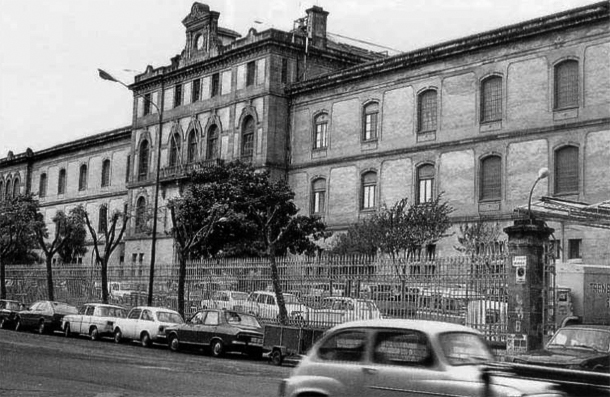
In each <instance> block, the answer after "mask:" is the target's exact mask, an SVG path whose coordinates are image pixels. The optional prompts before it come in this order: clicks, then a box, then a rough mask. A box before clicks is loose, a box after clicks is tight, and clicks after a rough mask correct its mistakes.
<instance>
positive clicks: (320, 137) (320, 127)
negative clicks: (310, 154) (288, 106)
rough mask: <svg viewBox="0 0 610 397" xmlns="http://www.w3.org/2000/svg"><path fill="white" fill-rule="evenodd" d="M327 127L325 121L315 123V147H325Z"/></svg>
mask: <svg viewBox="0 0 610 397" xmlns="http://www.w3.org/2000/svg"><path fill="white" fill-rule="evenodd" d="M327 128H328V124H327V123H319V124H316V142H315V146H314V148H315V149H320V148H325V147H326V131H327Z"/></svg>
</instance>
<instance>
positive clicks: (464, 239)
mask: <svg viewBox="0 0 610 397" xmlns="http://www.w3.org/2000/svg"><path fill="white" fill-rule="evenodd" d="M459 230H460V232H459V235H458V237H457V239H458V243H459V245H455V246H453V248H454V249H455V250H457V251H459V252H463V253H466V254H474V253H477V252H478V251H479V250H480V249H481V248H483V247H489V246H493V245H495V244H496V243H498V242H499V241H500V240H499V239H500V233H501V230H500V225H499V224H498V223H497V222H485V221H484V220H483V219H479V220H477V221H476V222H474V223H464V224H461V225H460V228H459Z"/></svg>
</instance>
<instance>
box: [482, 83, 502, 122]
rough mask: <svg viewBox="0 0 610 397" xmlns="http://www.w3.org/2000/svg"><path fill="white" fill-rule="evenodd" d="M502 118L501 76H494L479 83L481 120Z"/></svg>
mask: <svg viewBox="0 0 610 397" xmlns="http://www.w3.org/2000/svg"><path fill="white" fill-rule="evenodd" d="M501 119H502V78H501V77H498V76H495V77H490V78H488V79H486V80H484V81H483V82H482V84H481V122H491V121H498V120H501Z"/></svg>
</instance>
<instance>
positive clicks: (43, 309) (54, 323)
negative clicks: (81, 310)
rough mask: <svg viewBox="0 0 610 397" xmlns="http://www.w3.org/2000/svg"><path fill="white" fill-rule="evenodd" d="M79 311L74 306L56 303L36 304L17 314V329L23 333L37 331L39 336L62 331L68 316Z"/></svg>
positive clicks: (42, 302)
mask: <svg viewBox="0 0 610 397" xmlns="http://www.w3.org/2000/svg"><path fill="white" fill-rule="evenodd" d="M76 313H78V309H77V308H76V307H74V306H72V305H69V304H67V303H63V302H55V301H38V302H34V303H33V304H32V305H31V306H30V307H29V308H27V309H26V310H21V311H20V312H19V313H17V324H16V325H15V329H16V330H18V331H23V330H26V329H35V330H36V331H37V332H38V333H39V334H45V333H53V332H55V331H61V329H62V328H61V321H62V319H63V317H64V316H65V315H67V314H76Z"/></svg>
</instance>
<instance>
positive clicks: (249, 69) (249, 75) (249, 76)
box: [246, 61, 256, 87]
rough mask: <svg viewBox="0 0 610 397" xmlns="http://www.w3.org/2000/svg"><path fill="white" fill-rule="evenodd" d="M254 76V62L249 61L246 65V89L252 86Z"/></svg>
mask: <svg viewBox="0 0 610 397" xmlns="http://www.w3.org/2000/svg"><path fill="white" fill-rule="evenodd" d="M255 75H256V62H254V61H251V62H248V64H247V65H246V87H249V86H251V85H254V78H255Z"/></svg>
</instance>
